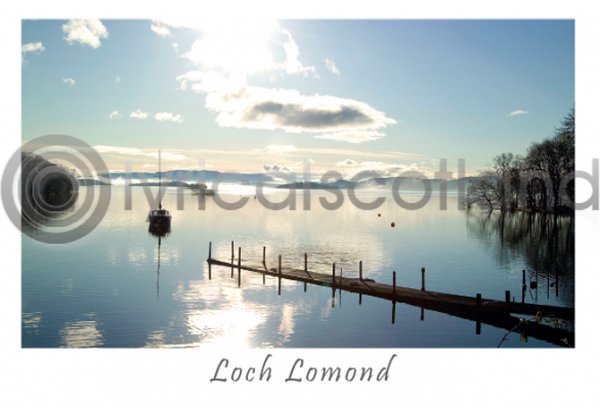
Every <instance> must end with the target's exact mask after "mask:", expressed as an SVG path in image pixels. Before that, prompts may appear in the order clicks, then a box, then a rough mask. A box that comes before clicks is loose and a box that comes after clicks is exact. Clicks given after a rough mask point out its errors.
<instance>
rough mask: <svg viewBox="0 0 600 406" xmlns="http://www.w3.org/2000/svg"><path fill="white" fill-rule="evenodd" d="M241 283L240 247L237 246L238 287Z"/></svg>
mask: <svg viewBox="0 0 600 406" xmlns="http://www.w3.org/2000/svg"><path fill="white" fill-rule="evenodd" d="M241 285H242V247H238V287H240V286H241Z"/></svg>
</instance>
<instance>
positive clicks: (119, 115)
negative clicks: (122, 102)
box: [108, 110, 123, 120]
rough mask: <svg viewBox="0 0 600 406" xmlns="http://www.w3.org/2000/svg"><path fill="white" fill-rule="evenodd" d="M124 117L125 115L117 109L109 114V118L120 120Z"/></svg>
mask: <svg viewBox="0 0 600 406" xmlns="http://www.w3.org/2000/svg"><path fill="white" fill-rule="evenodd" d="M122 117H123V115H122V114H121V113H119V112H118V111H117V110H115V111H113V112H112V113H110V114H109V115H108V118H110V119H111V120H118V119H120V118H122Z"/></svg>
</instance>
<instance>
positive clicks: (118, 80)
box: [115, 75, 121, 85]
mask: <svg viewBox="0 0 600 406" xmlns="http://www.w3.org/2000/svg"><path fill="white" fill-rule="evenodd" d="M119 83H121V76H120V75H115V84H117V85H118V84H119Z"/></svg>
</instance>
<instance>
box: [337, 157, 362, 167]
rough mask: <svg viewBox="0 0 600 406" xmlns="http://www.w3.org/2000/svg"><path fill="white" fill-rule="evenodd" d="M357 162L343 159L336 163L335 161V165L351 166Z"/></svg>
mask: <svg viewBox="0 0 600 406" xmlns="http://www.w3.org/2000/svg"><path fill="white" fill-rule="evenodd" d="M357 165H358V162H356V161H355V160H353V159H344V160H343V161H340V162H338V163H336V166H344V167H347V168H350V167H353V166H357Z"/></svg>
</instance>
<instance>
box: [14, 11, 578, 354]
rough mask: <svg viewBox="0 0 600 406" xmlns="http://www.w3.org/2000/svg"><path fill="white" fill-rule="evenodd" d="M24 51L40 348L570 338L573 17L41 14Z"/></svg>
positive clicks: (30, 343) (571, 341)
mask: <svg viewBox="0 0 600 406" xmlns="http://www.w3.org/2000/svg"><path fill="white" fill-rule="evenodd" d="M21 50H22V52H21V65H22V142H23V147H22V149H21V151H17V152H16V153H15V155H14V156H13V159H12V160H11V162H9V165H8V166H7V169H6V170H5V173H9V175H10V173H11V171H15V172H14V173H18V172H17V171H20V174H21V176H20V178H18V180H17V181H18V182H19V185H18V186H19V187H20V193H21V195H20V196H19V197H20V208H16V207H14V208H13V207H11V206H10V205H9V206H7V210H6V211H7V213H8V215H9V217H10V218H11V220H12V221H13V223H14V224H15V225H16V226H17V227H20V229H21V230H22V309H21V334H22V342H21V345H22V347H24V348H42V347H43V348H55V347H67V348H82V347H85V348H88V347H109V348H142V347H160V348H172V347H178V348H179V347H185V348H187V347H200V348H210V349H231V348H236V349H237V348H408V347H411V348H415V347H416V348H438V347H443V348H514V347H520V348H539V347H550V348H560V347H566V348H573V347H575V317H574V314H575V309H574V304H575V207H576V205H575V201H574V200H575V115H576V108H575V95H574V81H575V72H574V64H575V54H574V21H573V20H280V21H275V20H261V19H231V20H214V19H212V20H202V19H200V18H193V17H191V16H190V17H188V18H185V19H181V20H180V21H162V20H97V19H86V20H83V19H75V20H23V21H22V48H21ZM6 176H7V175H5V177H6ZM3 181H4V180H3ZM15 189H16V188H15ZM5 204H6V203H5Z"/></svg>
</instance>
